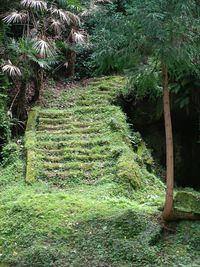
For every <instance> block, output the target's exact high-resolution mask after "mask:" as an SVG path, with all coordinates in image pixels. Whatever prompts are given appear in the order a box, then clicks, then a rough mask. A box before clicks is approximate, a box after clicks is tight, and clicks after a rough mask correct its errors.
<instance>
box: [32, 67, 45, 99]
mask: <svg viewBox="0 0 200 267" xmlns="http://www.w3.org/2000/svg"><path fill="white" fill-rule="evenodd" d="M43 82H44V79H43V70H42V69H41V68H39V69H36V70H35V78H34V89H35V92H34V95H33V97H32V99H31V103H35V102H36V101H39V100H40V93H41V91H42V89H43Z"/></svg>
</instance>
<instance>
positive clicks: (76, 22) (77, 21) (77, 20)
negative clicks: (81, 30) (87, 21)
mask: <svg viewBox="0 0 200 267" xmlns="http://www.w3.org/2000/svg"><path fill="white" fill-rule="evenodd" d="M65 13H66V16H68V17H69V19H70V24H74V25H76V26H79V25H80V23H81V22H80V18H79V16H77V15H75V14H74V13H72V12H69V11H66V12H65Z"/></svg>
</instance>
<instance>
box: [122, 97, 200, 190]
mask: <svg viewBox="0 0 200 267" xmlns="http://www.w3.org/2000/svg"><path fill="white" fill-rule="evenodd" d="M161 101H162V100H161ZM120 105H121V107H122V109H123V110H124V112H125V113H126V114H127V117H128V122H129V123H130V124H131V125H132V130H133V131H138V132H140V134H141V136H142V137H143V139H144V140H145V142H146V144H147V146H148V148H150V149H151V151H152V155H153V157H154V159H155V161H156V162H157V163H158V164H160V165H161V166H163V167H164V168H165V161H166V159H165V158H166V152H165V130H164V119H163V116H160V118H157V117H156V115H155V112H154V110H155V106H156V105H157V104H155V103H152V102H151V101H149V99H144V100H143V101H142V102H140V103H137V104H135V101H134V100H133V101H130V100H129V101H126V100H125V99H123V98H121V100H120ZM172 123H173V136H174V160H175V183H176V185H177V186H180V187H193V188H194V189H197V190H198V189H200V128H199V127H200V126H199V114H198V112H197V111H196V108H195V107H193V106H191V107H190V110H189V111H188V108H183V109H177V110H173V112H172Z"/></svg>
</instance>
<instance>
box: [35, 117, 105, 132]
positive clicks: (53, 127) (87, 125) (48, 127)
mask: <svg viewBox="0 0 200 267" xmlns="http://www.w3.org/2000/svg"><path fill="white" fill-rule="evenodd" d="M105 126H106V123H103V122H91V121H88V120H87V121H85V122H84V121H83V122H79V121H76V122H70V123H69V124H64V123H63V124H39V126H38V127H37V131H60V130H61V131H64V130H76V129H77V130H78V129H91V128H93V129H99V128H102V127H103V128H104V127H105Z"/></svg>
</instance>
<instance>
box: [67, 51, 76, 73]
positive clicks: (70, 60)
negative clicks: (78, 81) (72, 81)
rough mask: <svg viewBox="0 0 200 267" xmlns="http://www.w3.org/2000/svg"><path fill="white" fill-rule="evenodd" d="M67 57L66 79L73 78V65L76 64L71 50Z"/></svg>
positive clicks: (74, 55)
mask: <svg viewBox="0 0 200 267" xmlns="http://www.w3.org/2000/svg"><path fill="white" fill-rule="evenodd" d="M67 57H68V68H67V77H68V78H74V76H75V64H76V52H75V51H73V50H71V51H69V53H68V55H67Z"/></svg>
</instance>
